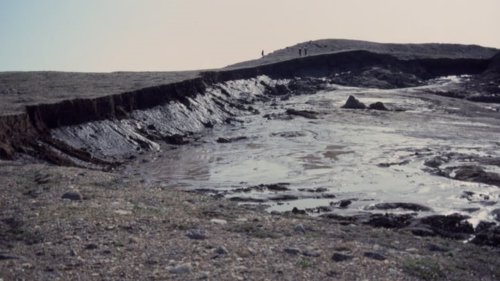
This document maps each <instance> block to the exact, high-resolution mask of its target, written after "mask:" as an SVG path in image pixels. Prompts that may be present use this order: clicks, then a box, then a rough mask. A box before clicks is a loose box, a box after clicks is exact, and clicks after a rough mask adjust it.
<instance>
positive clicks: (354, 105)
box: [342, 96, 366, 109]
mask: <svg viewBox="0 0 500 281" xmlns="http://www.w3.org/2000/svg"><path fill="white" fill-rule="evenodd" d="M342 108H348V109H366V105H365V104H364V103H362V102H360V101H359V100H358V99H356V98H355V97H354V96H349V98H347V101H346V102H345V104H344V105H343V106H342Z"/></svg>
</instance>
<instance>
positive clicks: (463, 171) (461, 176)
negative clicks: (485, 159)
mask: <svg viewBox="0 0 500 281" xmlns="http://www.w3.org/2000/svg"><path fill="white" fill-rule="evenodd" d="M448 171H449V172H450V175H451V172H452V171H454V172H455V175H454V176H450V177H451V178H453V179H456V180H462V181H472V182H480V183H486V184H491V185H496V186H500V175H499V174H497V173H492V172H487V171H485V170H484V168H483V167H481V166H477V165H464V166H460V167H450V168H448Z"/></svg>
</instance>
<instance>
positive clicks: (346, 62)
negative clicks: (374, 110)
mask: <svg viewBox="0 0 500 281" xmlns="http://www.w3.org/2000/svg"><path fill="white" fill-rule="evenodd" d="M489 63H490V61H489V60H484V59H414V60H400V59H397V58H395V57H392V56H390V55H383V54H376V53H371V52H367V51H351V52H344V53H335V54H325V55H317V56H310V57H304V58H296V59H292V60H288V61H283V62H278V63H274V64H267V65H261V66H257V67H251V68H242V69H233V70H219V71H210V72H205V73H202V74H201V76H200V77H197V78H193V79H189V80H184V81H181V82H175V83H170V84H164V85H158V86H152V87H147V88H143V89H139V90H134V91H127V92H123V93H118V94H113V95H108V96H106V95H104V96H99V97H95V98H77V99H69V100H63V101H60V102H55V103H48V104H43V103H42V104H36V105H28V106H26V111H25V112H22V113H17V114H12V115H9V116H1V117H0V156H1V157H2V158H3V159H15V158H17V157H19V153H20V154H23V155H29V156H30V157H34V158H37V159H42V160H45V161H49V162H52V163H56V164H65V165H67V164H72V163H73V164H74V161H72V160H70V159H69V158H68V157H65V155H69V156H70V157H73V158H77V159H78V160H79V161H84V162H89V163H93V164H97V165H108V166H109V165H111V166H112V165H115V164H116V163H114V162H109V161H107V160H106V159H97V158H95V157H93V156H92V155H91V154H90V153H88V152H86V151H82V150H79V149H78V148H74V147H70V146H68V145H67V144H65V143H62V142H60V141H56V140H54V139H52V138H51V137H50V130H51V129H54V128H57V127H61V126H69V125H77V124H82V123H85V122H91V121H97V120H104V119H123V118H127V116H128V114H129V113H130V112H132V111H134V110H138V109H148V108H152V107H155V106H158V105H162V104H167V103H169V102H180V103H183V104H185V105H186V106H189V103H190V101H189V99H188V98H189V97H194V96H197V95H203V94H205V89H206V87H207V86H209V85H213V84H215V83H220V82H224V81H228V80H234V79H248V78H251V77H255V76H258V75H267V76H270V77H272V78H293V77H304V76H305V77H331V76H334V75H335V74H337V73H341V72H349V73H353V74H356V73H358V72H361V71H364V70H367V69H372V68H374V67H382V68H383V69H388V70H389V71H390V72H391V73H405V74H408V75H413V76H414V77H417V78H418V79H429V78H433V77H436V76H442V75H458V74H478V73H482V72H483V71H484V70H485V69H486V68H487V67H488V64H489ZM385 77H386V80H387V79H389V81H388V82H387V83H388V85H389V86H390V85H394V86H398V85H397V83H396V82H395V81H390V75H385ZM387 77H389V78H387ZM345 81H346V82H345V83H347V84H349V83H352V81H349V80H345ZM391 83H392V84H391Z"/></svg>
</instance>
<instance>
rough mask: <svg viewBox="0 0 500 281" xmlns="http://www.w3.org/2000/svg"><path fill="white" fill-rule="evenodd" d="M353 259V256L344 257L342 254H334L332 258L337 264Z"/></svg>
mask: <svg viewBox="0 0 500 281" xmlns="http://www.w3.org/2000/svg"><path fill="white" fill-rule="evenodd" d="M352 258H353V257H352V256H349V255H344V254H340V253H334V254H333V256H332V260H333V261H335V262H343V261H348V260H352Z"/></svg>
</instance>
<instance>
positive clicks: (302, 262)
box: [297, 259, 314, 269]
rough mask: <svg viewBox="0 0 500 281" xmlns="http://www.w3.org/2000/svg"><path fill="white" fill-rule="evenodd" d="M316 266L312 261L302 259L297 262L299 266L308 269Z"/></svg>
mask: <svg viewBox="0 0 500 281" xmlns="http://www.w3.org/2000/svg"><path fill="white" fill-rule="evenodd" d="M313 265H314V264H313V263H312V262H311V261H310V260H306V259H302V260H300V261H298V262H297V266H299V267H300V268H303V269H306V268H310V267H312V266H313Z"/></svg>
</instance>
